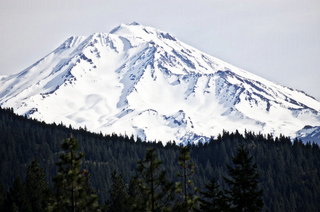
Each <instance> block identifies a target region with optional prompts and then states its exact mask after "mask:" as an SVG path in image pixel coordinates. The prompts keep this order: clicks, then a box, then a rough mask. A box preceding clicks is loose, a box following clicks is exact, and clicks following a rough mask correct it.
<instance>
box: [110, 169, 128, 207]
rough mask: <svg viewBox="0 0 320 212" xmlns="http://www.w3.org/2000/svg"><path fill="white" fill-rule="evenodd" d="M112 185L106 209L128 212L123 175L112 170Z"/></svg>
mask: <svg viewBox="0 0 320 212" xmlns="http://www.w3.org/2000/svg"><path fill="white" fill-rule="evenodd" d="M111 177H112V185H111V190H110V200H109V201H108V211H110V212H128V211H130V209H129V208H130V207H129V205H128V198H129V196H128V194H127V191H126V184H125V183H124V182H123V176H122V174H121V173H120V174H119V175H118V174H117V171H116V170H114V171H113V173H112V176H111Z"/></svg>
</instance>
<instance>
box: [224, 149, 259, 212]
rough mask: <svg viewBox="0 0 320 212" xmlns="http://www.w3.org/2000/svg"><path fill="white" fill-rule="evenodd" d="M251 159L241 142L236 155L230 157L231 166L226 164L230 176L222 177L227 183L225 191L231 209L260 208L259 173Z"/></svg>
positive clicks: (249, 209) (253, 209)
mask: <svg viewBox="0 0 320 212" xmlns="http://www.w3.org/2000/svg"><path fill="white" fill-rule="evenodd" d="M252 160H253V159H252V156H249V152H248V150H247V149H246V148H245V147H244V144H241V145H240V146H239V148H238V149H237V155H236V156H235V157H233V158H232V162H233V166H229V165H227V169H228V172H229V175H230V178H227V177H224V180H225V182H226V183H227V184H228V185H229V190H226V191H225V192H226V195H227V199H228V203H229V206H230V209H231V211H248V212H249V211H261V210H262V207H263V200H262V189H259V188H258V184H259V174H258V172H257V171H256V169H257V165H256V164H253V162H252Z"/></svg>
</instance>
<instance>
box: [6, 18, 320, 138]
mask: <svg viewBox="0 0 320 212" xmlns="http://www.w3.org/2000/svg"><path fill="white" fill-rule="evenodd" d="M0 83H1V86H0V105H1V107H12V108H13V109H14V111H15V112H16V113H18V114H21V115H26V116H28V117H30V118H35V119H38V120H41V121H45V122H47V123H53V122H56V123H61V122H62V123H64V124H65V125H72V126H73V127H75V128H78V127H86V128H87V129H88V130H90V131H92V132H102V133H105V134H111V133H118V134H127V135H131V134H132V135H134V136H136V137H140V138H141V139H143V140H146V141H155V140H156V141H162V142H163V143H166V142H168V141H173V140H174V141H176V142H177V143H186V142H189V141H190V142H199V141H200V142H204V141H207V140H208V139H209V138H210V137H211V136H217V135H218V134H219V133H221V132H222V131H223V130H228V131H235V130H238V131H239V132H244V130H247V131H253V132H256V133H262V134H267V133H272V134H273V135H275V136H277V135H279V134H283V135H287V136H291V137H296V136H297V135H299V132H298V131H299V130H301V129H303V128H304V127H305V126H307V125H312V126H320V113H319V112H320V102H318V101H317V100H316V99H314V98H313V97H311V96H309V95H307V94H306V93H304V92H302V91H298V90H295V89H292V88H288V87H285V86H281V85H278V84H275V83H273V82H270V81H268V80H266V79H263V78H261V77H259V76H256V75H254V74H252V73H249V72H247V71H245V70H243V69H241V68H237V67H235V66H233V65H231V64H228V63H226V62H224V61H222V60H219V59H217V58H215V57H213V56H210V55H208V54H206V53H203V52H201V51H199V50H197V49H196V48H193V47H191V46H189V45H187V44H185V43H183V42H181V41H179V40H178V39H177V38H175V37H174V36H172V35H170V34H169V33H167V32H163V31H161V30H158V29H155V28H152V27H147V26H143V25H140V24H138V23H136V22H134V23H132V24H121V25H120V26H118V27H116V28H115V29H113V30H111V31H110V33H95V34H92V35H90V36H72V37H70V38H68V39H67V40H66V41H65V42H64V43H63V44H61V45H60V46H59V47H58V48H57V49H55V50H54V51H52V52H51V53H49V54H48V55H46V56H45V57H43V58H42V59H40V60H39V61H38V62H36V63H34V64H33V65H31V66H30V67H28V68H27V69H25V70H23V71H22V72H19V73H16V74H12V75H9V76H3V77H2V78H1V79H0Z"/></svg>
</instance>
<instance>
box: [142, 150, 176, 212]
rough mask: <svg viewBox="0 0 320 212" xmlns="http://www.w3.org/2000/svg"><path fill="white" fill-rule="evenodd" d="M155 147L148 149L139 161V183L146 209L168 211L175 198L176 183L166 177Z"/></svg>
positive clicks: (143, 204) (143, 205) (144, 208)
mask: <svg viewBox="0 0 320 212" xmlns="http://www.w3.org/2000/svg"><path fill="white" fill-rule="evenodd" d="M161 165H162V161H160V160H158V158H157V155H156V153H155V149H148V150H147V152H146V156H145V159H144V160H140V161H138V167H137V171H138V176H137V180H138V185H139V191H140V193H141V197H142V198H143V201H142V202H141V203H142V204H141V205H140V207H141V206H142V207H143V208H142V209H143V210H144V211H151V212H155V211H168V210H170V202H171V201H172V200H173V199H174V185H173V183H172V182H168V181H167V179H166V171H165V170H161Z"/></svg>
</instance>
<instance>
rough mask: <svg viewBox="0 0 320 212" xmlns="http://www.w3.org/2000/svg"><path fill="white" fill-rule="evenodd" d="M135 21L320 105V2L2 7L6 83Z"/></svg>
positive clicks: (62, 0)
mask: <svg viewBox="0 0 320 212" xmlns="http://www.w3.org/2000/svg"><path fill="white" fill-rule="evenodd" d="M134 21H136V22H138V23H140V24H142V25H145V26H151V27H154V28H157V29H160V30H162V31H165V32H168V33H170V34H171V35H173V36H175V37H176V38H177V39H178V40H180V41H182V42H185V43H187V44H188V45H191V46H193V47H195V48H197V49H199V50H201V51H203V52H205V53H208V54H210V55H212V56H214V57H217V58H219V59H221V60H224V61H225V62H228V63H230V64H232V65H234V66H237V67H239V68H242V69H244V70H246V71H249V72H251V73H253V74H256V75H258V76H261V77H264V78H265V79H268V80H270V81H273V82H275V83H278V84H281V85H284V86H288V87H291V88H295V89H298V90H302V91H304V92H306V93H307V94H309V95H311V96H313V97H315V98H316V99H317V100H320V68H319V67H320V1H319V0H281V1H279V0H45V1H44V0H28V1H26V0H0V46H1V48H0V75H9V74H13V73H17V72H20V71H23V70H24V69H25V68H27V67H29V66H30V65H32V64H33V63H35V62H36V61H38V60H39V59H41V58H42V57H44V56H46V55H47V54H49V53H50V52H51V51H53V50H54V49H55V48H57V47H58V46H59V45H60V44H61V43H62V42H64V41H65V40H66V39H67V38H68V37H70V36H73V35H84V36H88V35H91V34H93V33H96V32H106V33H108V32H110V31H111V30H112V29H113V28H115V27H117V26H118V25H120V24H121V23H131V22H134ZM0 86H1V85H0Z"/></svg>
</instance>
